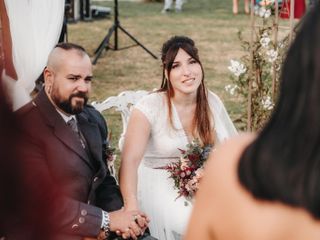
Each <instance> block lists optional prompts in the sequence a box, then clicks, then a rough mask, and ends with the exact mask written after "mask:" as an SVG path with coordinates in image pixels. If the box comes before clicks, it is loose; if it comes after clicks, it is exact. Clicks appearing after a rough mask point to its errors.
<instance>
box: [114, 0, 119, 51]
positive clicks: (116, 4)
mask: <svg viewBox="0 0 320 240" xmlns="http://www.w3.org/2000/svg"><path fill="white" fill-rule="evenodd" d="M118 15H119V12H118V0H114V24H115V29H114V50H118V26H119V19H118Z"/></svg>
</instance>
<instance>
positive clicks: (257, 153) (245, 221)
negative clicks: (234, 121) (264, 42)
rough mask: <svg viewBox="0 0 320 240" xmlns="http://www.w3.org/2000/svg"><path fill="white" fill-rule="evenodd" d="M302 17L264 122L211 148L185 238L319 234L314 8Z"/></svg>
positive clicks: (319, 64) (319, 93)
mask: <svg viewBox="0 0 320 240" xmlns="http://www.w3.org/2000/svg"><path fill="white" fill-rule="evenodd" d="M303 21H304V22H303V24H302V27H301V29H300V30H299V32H298V34H297V36H296V39H295V40H294V43H293V44H292V46H291V47H290V50H289V52H288V55H287V57H286V60H285V63H284V66H283V69H282V75H281V84H280V85H281V86H280V95H279V98H278V102H277V105H276V107H275V109H274V112H273V114H272V116H271V118H270V120H269V122H268V123H267V124H266V126H265V127H264V129H263V130H262V131H261V133H259V134H257V135H256V134H248V135H243V136H241V137H237V138H235V139H232V140H229V141H227V142H226V143H225V144H224V145H222V146H221V147H220V148H218V150H217V151H215V152H214V153H212V156H211V157H210V159H209V162H208V165H207V168H206V170H205V173H204V178H203V182H202V183H201V184H200V190H199V192H198V195H197V196H196V199H195V207H194V212H193V213H192V217H191V220H190V222H189V226H188V230H187V234H186V240H193V239H201V240H207V239H215V240H219V239H238V240H257V239H259V240H273V239H281V240H284V239H288V240H289V239H290V240H305V239H308V240H316V239H319V236H320V221H319V220H320V148H319V146H320V124H319V123H320V109H319V106H320V8H319V5H317V6H316V7H315V8H314V9H312V10H311V11H310V14H309V15H308V16H306V17H305V19H304V20H303Z"/></svg>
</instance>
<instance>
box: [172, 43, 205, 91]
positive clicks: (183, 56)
mask: <svg viewBox="0 0 320 240" xmlns="http://www.w3.org/2000/svg"><path fill="white" fill-rule="evenodd" d="M166 74H167V75H168V72H167V71H166ZM167 78H168V77H167ZM169 79H170V82H171V85H172V87H173V89H174V92H175V94H179V93H180V94H183V95H189V94H192V93H196V92H197V89H198V87H199V86H200V84H201V80H202V69H201V66H200V64H199V63H198V62H197V61H196V60H195V59H193V58H192V57H191V56H190V55H189V54H188V53H187V52H185V51H184V50H183V49H181V48H180V49H179V50H178V53H177V56H176V58H175V59H174V62H173V64H172V68H171V72H170V78H169Z"/></svg>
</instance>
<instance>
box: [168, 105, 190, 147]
mask: <svg viewBox="0 0 320 240" xmlns="http://www.w3.org/2000/svg"><path fill="white" fill-rule="evenodd" d="M171 105H172V109H173V111H174V112H173V117H174V119H173V124H174V125H175V126H174V127H175V128H176V129H179V130H180V131H182V132H183V136H184V140H185V141H186V143H187V144H189V143H191V142H192V140H193V139H189V137H188V134H187V132H186V130H185V129H184V127H183V125H182V122H181V120H180V116H179V113H178V111H177V108H176V106H175V105H174V103H173V101H171Z"/></svg>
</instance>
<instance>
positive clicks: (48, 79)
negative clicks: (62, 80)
mask: <svg viewBox="0 0 320 240" xmlns="http://www.w3.org/2000/svg"><path fill="white" fill-rule="evenodd" d="M43 78H44V86H45V90H46V92H47V93H49V94H50V91H51V88H52V85H53V80H54V76H53V71H52V70H51V69H50V68H48V67H45V69H44V70H43Z"/></svg>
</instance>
